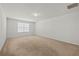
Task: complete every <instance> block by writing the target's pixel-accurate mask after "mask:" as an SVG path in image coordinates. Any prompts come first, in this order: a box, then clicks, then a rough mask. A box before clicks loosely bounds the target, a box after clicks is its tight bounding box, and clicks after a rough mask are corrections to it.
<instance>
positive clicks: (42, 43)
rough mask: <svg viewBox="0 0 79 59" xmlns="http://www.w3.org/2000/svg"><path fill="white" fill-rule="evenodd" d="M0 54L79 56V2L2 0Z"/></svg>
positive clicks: (0, 9) (0, 7)
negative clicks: (11, 0) (5, 0)
mask: <svg viewBox="0 0 79 59" xmlns="http://www.w3.org/2000/svg"><path fill="white" fill-rule="evenodd" d="M0 56H79V3H0Z"/></svg>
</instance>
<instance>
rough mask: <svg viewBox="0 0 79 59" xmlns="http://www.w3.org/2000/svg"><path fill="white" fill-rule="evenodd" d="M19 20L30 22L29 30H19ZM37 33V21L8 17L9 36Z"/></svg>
mask: <svg viewBox="0 0 79 59" xmlns="http://www.w3.org/2000/svg"><path fill="white" fill-rule="evenodd" d="M18 22H23V23H29V25H30V28H29V30H30V31H29V32H22V33H21V32H18V27H17V26H18ZM34 34H35V22H29V21H22V20H18V19H13V18H7V38H11V37H17V36H24V35H34Z"/></svg>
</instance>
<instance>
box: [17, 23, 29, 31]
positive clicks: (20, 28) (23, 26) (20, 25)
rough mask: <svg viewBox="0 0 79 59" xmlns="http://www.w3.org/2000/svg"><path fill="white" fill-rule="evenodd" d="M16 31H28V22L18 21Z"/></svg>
mask: <svg viewBox="0 0 79 59" xmlns="http://www.w3.org/2000/svg"><path fill="white" fill-rule="evenodd" d="M18 32H29V23H18Z"/></svg>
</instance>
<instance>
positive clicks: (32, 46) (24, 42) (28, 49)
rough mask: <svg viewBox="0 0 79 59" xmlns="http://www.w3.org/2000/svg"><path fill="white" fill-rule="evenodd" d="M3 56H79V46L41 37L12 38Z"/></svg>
mask: <svg viewBox="0 0 79 59" xmlns="http://www.w3.org/2000/svg"><path fill="white" fill-rule="evenodd" d="M1 55H3V56H79V46H77V45H73V44H69V43H65V42H61V41H56V40H54V39H49V38H45V37H40V36H24V37H17V38H10V39H8V40H7V42H6V43H5V46H4V47H3V49H2V51H1Z"/></svg>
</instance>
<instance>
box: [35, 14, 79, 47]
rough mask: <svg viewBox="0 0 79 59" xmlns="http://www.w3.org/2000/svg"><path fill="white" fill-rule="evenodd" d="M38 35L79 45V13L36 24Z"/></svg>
mask: <svg viewBox="0 0 79 59" xmlns="http://www.w3.org/2000/svg"><path fill="white" fill-rule="evenodd" d="M36 33H37V34H38V35H40V36H45V37H48V38H53V39H56V40H60V41H65V42H69V43H73V44H78V45H79V12H75V13H71V14H66V15H63V16H59V17H55V18H52V19H48V20H43V21H39V22H37V23H36Z"/></svg>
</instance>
